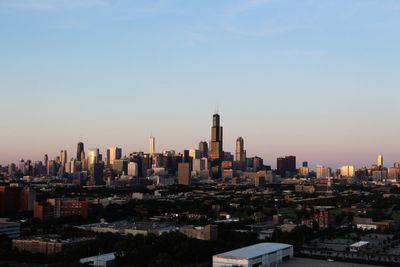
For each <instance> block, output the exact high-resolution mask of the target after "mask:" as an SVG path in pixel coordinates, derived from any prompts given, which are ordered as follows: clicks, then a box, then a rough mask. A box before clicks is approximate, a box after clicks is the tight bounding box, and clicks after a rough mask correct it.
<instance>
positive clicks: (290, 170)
mask: <svg viewBox="0 0 400 267" xmlns="http://www.w3.org/2000/svg"><path fill="white" fill-rule="evenodd" d="M276 165H277V170H276V172H277V174H279V175H280V176H282V177H287V176H288V175H292V174H294V173H296V157H295V156H287V157H284V158H278V159H277V163H276Z"/></svg>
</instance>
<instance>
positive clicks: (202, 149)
mask: <svg viewBox="0 0 400 267" xmlns="http://www.w3.org/2000/svg"><path fill="white" fill-rule="evenodd" d="M199 150H200V154H201V157H202V158H208V144H207V142H205V141H201V142H200V143H199Z"/></svg>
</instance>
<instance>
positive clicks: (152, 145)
mask: <svg viewBox="0 0 400 267" xmlns="http://www.w3.org/2000/svg"><path fill="white" fill-rule="evenodd" d="M149 146H150V155H151V156H154V155H155V154H156V138H155V137H154V136H150V139H149Z"/></svg>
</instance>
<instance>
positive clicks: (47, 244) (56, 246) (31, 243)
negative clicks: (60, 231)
mask: <svg viewBox="0 0 400 267" xmlns="http://www.w3.org/2000/svg"><path fill="white" fill-rule="evenodd" d="M90 240H93V238H75V239H60V238H54V237H49V238H43V237H37V238H32V239H16V240H13V241H12V247H13V248H14V249H18V250H19V251H27V252H30V253H38V254H46V255H54V254H58V253H61V252H63V251H64V250H65V249H66V248H68V247H73V246H76V245H78V244H81V243H84V242H88V241H90Z"/></svg>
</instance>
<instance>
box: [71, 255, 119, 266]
mask: <svg viewBox="0 0 400 267" xmlns="http://www.w3.org/2000/svg"><path fill="white" fill-rule="evenodd" d="M115 258H116V257H115V252H113V253H108V254H103V255H97V256H93V257H88V258H83V259H80V260H79V263H80V264H83V265H85V266H92V267H113V266H115Z"/></svg>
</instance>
